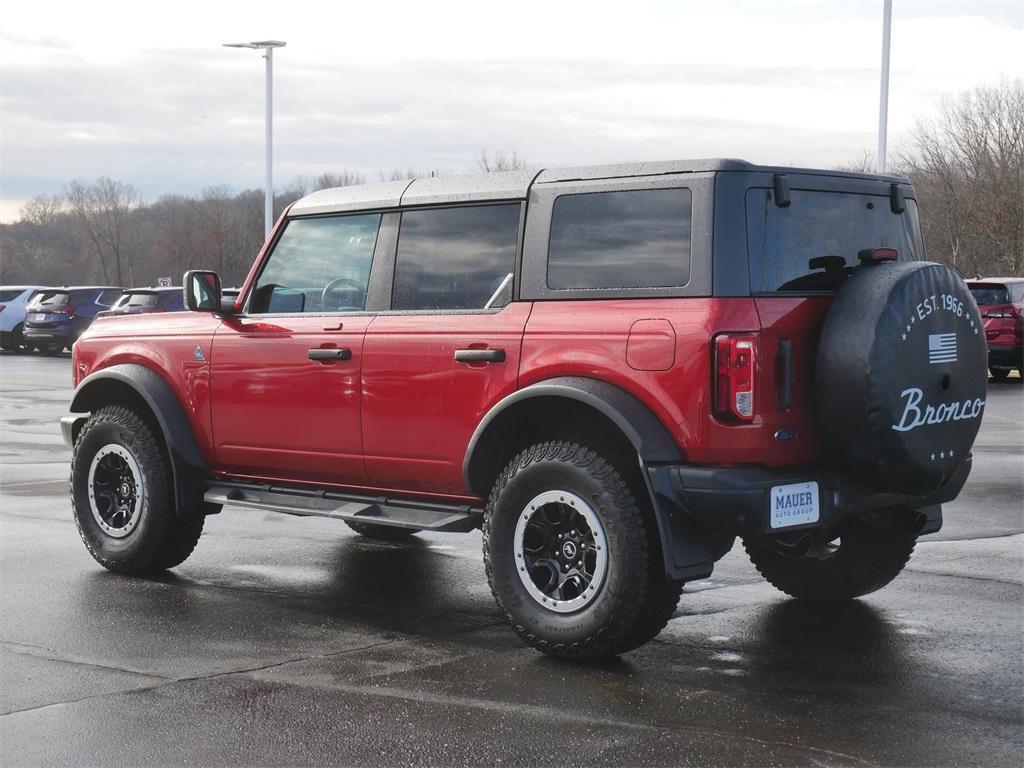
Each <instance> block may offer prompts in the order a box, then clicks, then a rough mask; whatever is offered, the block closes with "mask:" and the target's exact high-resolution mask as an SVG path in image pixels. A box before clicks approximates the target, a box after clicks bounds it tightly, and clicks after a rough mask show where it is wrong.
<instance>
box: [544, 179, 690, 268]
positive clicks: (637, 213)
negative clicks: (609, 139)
mask: <svg viewBox="0 0 1024 768" xmlns="http://www.w3.org/2000/svg"><path fill="white" fill-rule="evenodd" d="M690 215H691V194H690V190H688V189H641V190H635V191H628V192H592V193H589V194H583V195H561V196H560V197H558V198H556V199H555V204H554V206H553V208H552V210H551V240H550V244H549V246H548V287H549V288H659V287H668V286H678V285H686V283H687V282H688V281H689V279H690Z"/></svg>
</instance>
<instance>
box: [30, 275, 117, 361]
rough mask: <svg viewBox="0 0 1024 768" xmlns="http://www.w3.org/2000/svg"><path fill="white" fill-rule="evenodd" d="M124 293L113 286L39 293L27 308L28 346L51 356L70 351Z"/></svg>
mask: <svg viewBox="0 0 1024 768" xmlns="http://www.w3.org/2000/svg"><path fill="white" fill-rule="evenodd" d="M123 290H124V289H123V288H119V287H117V286H113V285H81V286H73V287H71V288H67V287H65V288H47V289H45V290H42V291H39V292H38V293H37V294H36V295H35V296H34V297H32V300H31V301H30V302H29V303H28V306H27V307H26V314H25V327H24V337H25V343H26V345H28V346H32V347H35V348H36V349H38V350H39V351H40V352H45V353H47V354H51V355H54V354H57V353H58V352H60V351H61V350H63V349H64V348H65V347H68V348H70V347H71V345H72V344H74V343H75V341H77V339H78V337H79V336H81V335H82V333H83V332H84V331H85V329H86V328H88V327H89V325H90V324H91V323H92V321H93V318H95V317H96V315H97V314H98V313H99V312H102V311H103V310H105V309H110V307H111V306H112V305H113V304H114V302H115V301H116V300H117V297H118V296H120V295H121V292H122V291H123Z"/></svg>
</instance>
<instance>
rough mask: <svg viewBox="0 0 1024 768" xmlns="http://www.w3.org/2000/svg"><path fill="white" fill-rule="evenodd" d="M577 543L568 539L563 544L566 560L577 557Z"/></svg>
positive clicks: (563, 553)
mask: <svg viewBox="0 0 1024 768" xmlns="http://www.w3.org/2000/svg"><path fill="white" fill-rule="evenodd" d="M576 552H577V550H576V543H575V542H573V541H567V542H565V543H564V544H563V545H562V557H564V558H565V559H566V560H572V559H573V558H574V557H576Z"/></svg>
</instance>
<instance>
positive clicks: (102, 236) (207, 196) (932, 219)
mask: <svg viewBox="0 0 1024 768" xmlns="http://www.w3.org/2000/svg"><path fill="white" fill-rule="evenodd" d="M529 167H531V165H530V163H529V162H527V161H526V160H525V159H523V158H522V157H520V156H519V154H518V153H516V152H510V153H505V152H500V151H499V152H486V151H485V152H481V153H480V155H479V156H478V157H477V158H476V170H479V171H482V172H494V171H507V170H519V169H524V168H529ZM872 167H873V160H872V158H871V157H870V155H868V154H864V155H863V156H862V157H860V158H858V159H857V160H856V161H855V162H853V163H852V164H849V165H847V166H845V168H846V169H851V170H865V171H870V170H871V169H872ZM893 171H894V172H896V173H903V174H905V175H907V176H909V177H910V179H911V181H912V182H913V184H914V186H915V187H916V189H917V193H918V205H919V209H920V212H921V225H922V231H923V234H924V238H925V245H926V248H927V251H928V258H929V259H930V260H932V261H938V262H941V263H943V264H948V265H949V266H951V267H953V268H954V269H956V270H957V271H959V272H960V273H961V274H962V275H964V276H967V277H973V276H975V275H978V274H980V275H988V276H999V275H1002V276H1006V275H1024V81H1021V80H1019V79H1018V80H1013V81H1008V82H1004V83H1002V84H1000V85H998V86H983V87H979V88H976V89H974V90H972V91H968V92H964V93H961V94H960V95H958V96H956V97H953V98H948V99H946V100H944V101H943V103H942V105H941V108H940V110H939V112H938V116H937V117H935V118H933V119H930V120H922V121H919V122H918V123H917V125H916V126H915V129H914V130H913V131H912V132H911V134H910V136H909V137H908V139H907V140H906V142H905V145H904V149H903V151H902V152H899V153H897V156H896V163H895V167H894V168H893ZM430 175H433V173H424V172H421V171H418V170H417V169H416V168H395V169H392V170H391V171H386V172H381V173H380V174H379V176H380V180H382V181H387V180H398V179H406V178H418V177H424V176H430ZM367 181H368V179H367V178H366V177H365V176H364V175H363V174H361V173H358V172H354V171H350V170H340V171H333V172H325V173H322V174H320V175H319V176H315V177H300V178H297V179H295V180H294V181H293V182H292V183H291V184H289V185H288V187H286V188H285V189H284V190H282V192H281V193H280V194H278V195H276V196H275V199H274V210H275V215H277V214H280V212H281V211H282V210H284V208H285V207H286V206H288V205H290V204H291V203H292V202H293V201H295V200H297V199H298V198H300V197H302V196H303V195H305V194H307V193H309V192H311V191H314V190H317V189H325V188H329V187H340V186H349V185H353V184H363V183H366V182H367ZM262 244H263V192H262V190H260V189H249V190H245V191H242V192H238V193H235V192H233V191H232V190H231V189H230V188H228V187H226V186H217V187H210V188H207V189H205V190H203V191H202V192H201V193H200V194H198V195H194V196H189V195H164V196H162V197H160V198H158V199H157V200H155V201H153V202H149V203H144V202H143V200H142V199H141V196H140V195H139V193H138V191H137V190H136V189H135V188H134V187H133V186H132V185H131V184H127V183H124V182H121V181H116V180H114V179H110V178H107V177H101V178H100V179H97V180H96V181H95V182H92V183H85V182H81V181H73V182H71V183H69V184H68V185H67V186H66V187H65V189H64V191H63V193H62V194H60V195H42V196H38V197H35V198H33V199H32V200H30V201H29V202H28V203H27V204H26V205H25V206H24V208H23V209H22V211H21V214H20V218H19V220H18V221H16V222H15V223H13V224H5V225H0V283H2V284H8V285H10V284H18V283H32V284H46V285H67V284H73V283H77V284H88V283H102V284H111V285H120V286H135V285H152V284H155V282H156V281H157V278H159V277H161V276H170V277H172V278H173V280H174V281H175V282H177V281H178V280H180V278H181V274H182V273H183V272H184V271H185V270H186V269H190V268H197V267H198V268H208V269H215V270H217V271H218V272H219V273H220V274H221V276H222V278H223V279H224V284H225V285H232V284H239V283H241V281H242V280H243V278H244V277H245V275H246V273H247V272H248V270H249V267H250V265H251V264H252V261H253V258H254V257H255V255H256V253H257V252H258V251H259V249H260V247H261V245H262Z"/></svg>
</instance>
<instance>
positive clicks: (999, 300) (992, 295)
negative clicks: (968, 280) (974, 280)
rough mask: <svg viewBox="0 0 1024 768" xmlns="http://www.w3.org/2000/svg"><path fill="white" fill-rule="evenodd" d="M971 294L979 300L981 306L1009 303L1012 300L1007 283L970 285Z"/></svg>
mask: <svg viewBox="0 0 1024 768" xmlns="http://www.w3.org/2000/svg"><path fill="white" fill-rule="evenodd" d="M967 287H968V288H969V289H970V291H971V296H973V297H974V300H975V301H976V302H978V306H979V307H987V306H990V305H992V304H1008V303H1009V302H1010V296H1009V292H1008V291H1007V290H1006V286H1005V285H969V286H967Z"/></svg>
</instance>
